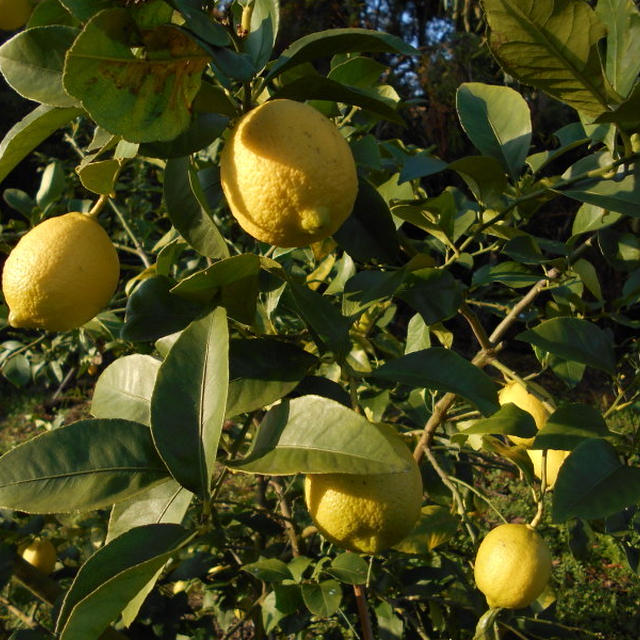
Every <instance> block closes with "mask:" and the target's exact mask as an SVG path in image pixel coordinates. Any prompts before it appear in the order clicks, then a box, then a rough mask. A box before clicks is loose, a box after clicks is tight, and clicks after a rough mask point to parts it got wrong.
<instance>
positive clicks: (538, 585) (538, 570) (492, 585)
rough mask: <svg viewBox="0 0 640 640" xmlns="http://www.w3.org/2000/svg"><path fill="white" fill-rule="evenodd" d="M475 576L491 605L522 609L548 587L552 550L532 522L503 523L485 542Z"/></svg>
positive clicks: (478, 554) (477, 560)
mask: <svg viewBox="0 0 640 640" xmlns="http://www.w3.org/2000/svg"><path fill="white" fill-rule="evenodd" d="M474 575H475V579H476V585H477V586H478V589H480V591H482V593H484V595H485V597H486V598H487V602H488V603H489V606H490V607H492V608H495V607H502V608H505V609H521V608H522V607H527V606H528V605H530V604H531V603H532V602H533V601H534V600H535V599H536V598H537V597H538V596H539V595H540V594H541V593H542V592H543V591H544V588H545V587H546V586H547V583H548V582H549V578H550V577H551V552H550V551H549V548H548V547H547V545H546V543H545V542H544V540H543V539H542V538H541V537H540V535H539V534H538V533H537V532H536V530H535V529H533V528H532V527H530V526H529V525H527V524H501V525H500V526H498V527H496V528H495V529H492V530H491V531H490V532H489V533H488V534H487V536H486V537H485V538H484V540H483V541H482V542H481V544H480V547H479V548H478V553H477V555H476V561H475V567H474Z"/></svg>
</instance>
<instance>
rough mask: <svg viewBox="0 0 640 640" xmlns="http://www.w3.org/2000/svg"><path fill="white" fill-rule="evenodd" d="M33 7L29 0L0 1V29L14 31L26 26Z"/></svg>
mask: <svg viewBox="0 0 640 640" xmlns="http://www.w3.org/2000/svg"><path fill="white" fill-rule="evenodd" d="M32 11H33V7H32V6H31V2H30V1H29V0H0V29H2V30H4V31H15V30H16V29H19V28H20V27H22V26H23V25H24V24H26V22H27V20H28V19H29V16H30V15H31V12H32Z"/></svg>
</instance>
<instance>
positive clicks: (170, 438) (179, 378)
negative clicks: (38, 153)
mask: <svg viewBox="0 0 640 640" xmlns="http://www.w3.org/2000/svg"><path fill="white" fill-rule="evenodd" d="M228 352H229V334H228V328H227V317H226V314H225V312H224V309H222V308H221V307H218V308H217V309H215V310H214V311H212V312H211V313H210V314H209V315H208V316H206V317H204V318H202V319H201V320H196V321H194V322H192V323H191V324H190V325H189V327H187V328H186V329H185V330H184V331H183V332H182V333H181V334H180V337H179V338H178V339H177V340H176V342H175V344H174V345H173V347H171V350H170V351H169V353H168V354H167V357H166V358H165V360H164V362H163V363H162V365H161V366H160V370H159V371H158V377H157V380H156V384H155V387H154V389H153V396H152V397H151V433H152V434H153V441H154V443H155V445H156V447H157V449H158V451H159V452H160V455H161V456H162V458H163V460H164V461H165V463H166V465H167V467H168V468H169V470H170V471H171V475H172V476H173V477H174V478H175V479H176V480H178V482H180V484H181V485H182V486H183V487H185V488H187V489H189V490H190V491H193V492H194V493H196V494H198V495H199V496H201V497H206V496H207V495H208V494H209V490H210V483H211V478H212V476H213V468H214V465H215V461H216V455H217V452H218V441H219V439H220V434H221V433H222V423H223V421H224V415H225V407H226V404H227V387H228V385H229V355H228Z"/></svg>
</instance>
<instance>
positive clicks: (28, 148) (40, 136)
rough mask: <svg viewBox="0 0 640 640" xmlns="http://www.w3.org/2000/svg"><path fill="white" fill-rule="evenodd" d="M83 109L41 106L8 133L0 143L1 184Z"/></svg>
mask: <svg viewBox="0 0 640 640" xmlns="http://www.w3.org/2000/svg"><path fill="white" fill-rule="evenodd" d="M81 113H82V110H81V109H76V108H73V107H69V108H66V109H60V108H58V107H49V106H45V105H40V106H39V107H36V108H35V109H34V110H33V111H32V112H31V113H29V114H28V115H26V116H25V117H24V118H22V120H20V122H18V123H16V124H14V125H13V127H11V129H9V131H7V134H6V135H5V137H4V138H3V140H2V142H0V182H1V181H2V180H4V179H5V178H6V177H7V175H8V173H9V172H10V171H11V170H12V169H13V168H14V167H15V166H16V165H17V164H18V163H19V162H20V161H21V160H23V159H24V158H26V156H28V155H29V154H30V153H31V152H32V151H33V150H34V149H35V148H36V147H37V146H38V145H39V144H40V143H41V142H42V141H43V140H46V139H47V138H48V137H49V136H50V135H51V134H52V133H53V132H54V131H56V130H57V129H59V128H60V127H62V126H64V125H65V124H67V123H69V122H71V120H73V119H74V118H75V117H76V116H79V115H80V114H81Z"/></svg>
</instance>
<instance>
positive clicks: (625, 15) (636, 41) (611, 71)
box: [596, 0, 640, 97]
mask: <svg viewBox="0 0 640 640" xmlns="http://www.w3.org/2000/svg"><path fill="white" fill-rule="evenodd" d="M596 14H597V15H598V17H599V18H600V20H601V21H602V22H603V23H604V25H605V26H606V28H607V57H606V61H605V70H606V73H607V78H608V79H609V82H610V83H611V86H612V87H613V88H614V89H615V90H616V92H617V93H619V94H620V95H621V96H622V97H626V96H627V95H628V94H629V92H630V91H631V88H632V87H633V85H634V83H635V81H636V79H637V78H638V73H639V72H640V13H638V9H637V8H636V5H635V4H634V2H633V0H598V4H597V5H596Z"/></svg>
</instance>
